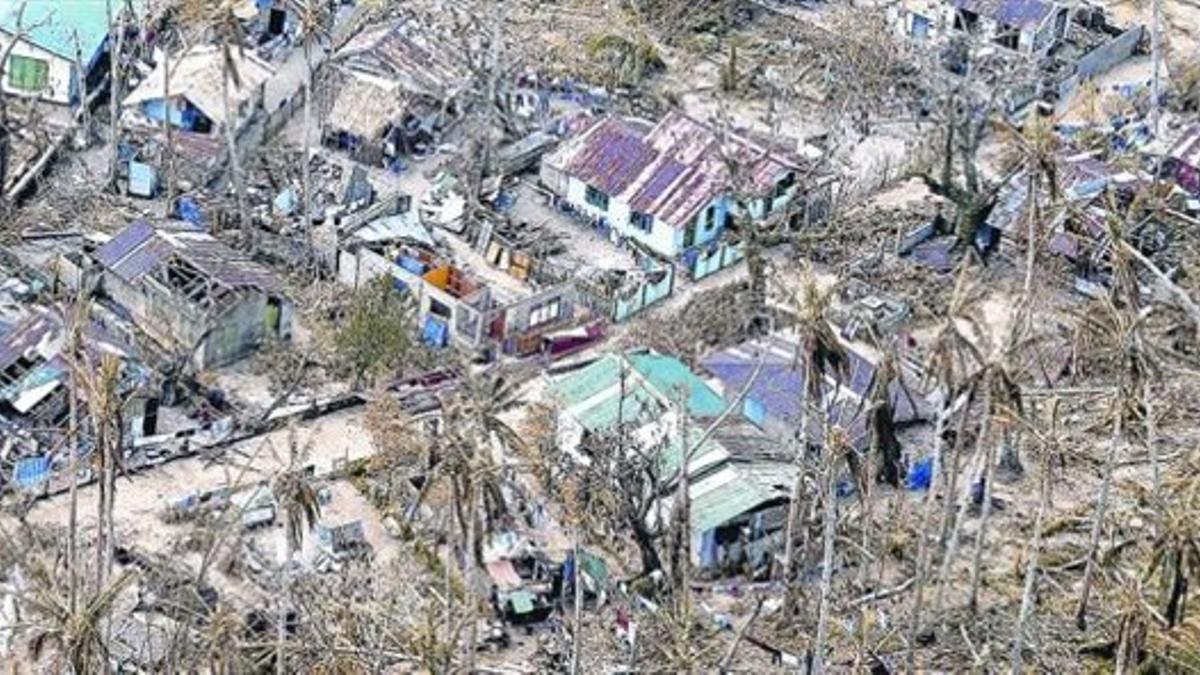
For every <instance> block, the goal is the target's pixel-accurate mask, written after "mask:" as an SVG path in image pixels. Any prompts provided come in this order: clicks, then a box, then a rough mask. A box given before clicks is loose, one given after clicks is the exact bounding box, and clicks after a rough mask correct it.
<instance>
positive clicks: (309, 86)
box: [299, 0, 329, 249]
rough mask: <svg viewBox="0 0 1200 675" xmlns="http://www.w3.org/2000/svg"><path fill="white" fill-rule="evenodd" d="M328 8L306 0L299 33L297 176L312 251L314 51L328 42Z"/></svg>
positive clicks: (305, 230)
mask: <svg viewBox="0 0 1200 675" xmlns="http://www.w3.org/2000/svg"><path fill="white" fill-rule="evenodd" d="M326 7H327V5H324V4H317V3H316V2H314V0H305V2H304V5H303V7H302V8H301V11H300V17H299V18H300V22H299V23H300V32H301V33H302V34H303V35H304V40H303V42H302V43H301V49H303V50H304V117H303V120H302V124H303V129H304V131H303V132H302V133H303V143H302V146H303V150H304V154H303V160H302V162H303V164H302V166H301V169H300V171H301V173H300V184H301V185H300V187H301V190H302V191H303V192H304V205H303V209H304V236H305V237H306V238H307V243H308V246H309V248H310V249H312V245H313V243H312V166H311V164H312V163H311V156H310V155H311V154H312V129H311V128H310V127H311V126H312V98H313V62H312V57H313V49H314V48H315V47H317V46H318V45H319V44H320V43H321V41H323V40H328V39H329V32H328V30H327V29H326V27H325V26H326V24H327V22H328V19H329V16H328V12H327V11H326Z"/></svg>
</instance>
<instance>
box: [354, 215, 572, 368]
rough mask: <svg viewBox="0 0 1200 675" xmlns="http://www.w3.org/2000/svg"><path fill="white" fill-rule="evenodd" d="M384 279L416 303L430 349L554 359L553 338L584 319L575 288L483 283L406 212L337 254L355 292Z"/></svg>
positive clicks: (373, 225)
mask: <svg viewBox="0 0 1200 675" xmlns="http://www.w3.org/2000/svg"><path fill="white" fill-rule="evenodd" d="M384 275H390V276H391V278H392V280H393V284H394V285H395V286H396V288H397V289H398V290H401V291H403V292H407V293H411V294H412V295H413V299H414V301H415V302H416V305H417V318H418V321H419V322H420V326H421V331H422V335H423V337H424V340H425V342H426V343H427V344H429V345H430V346H432V347H445V346H447V345H450V344H454V345H458V346H460V347H464V348H466V349H470V350H476V351H481V352H485V353H486V354H487V355H493V356H494V355H495V354H496V353H504V354H507V355H512V356H529V355H532V354H536V353H542V352H551V353H553V352H554V346H555V345H556V344H558V343H557V342H555V341H554V340H553V335H554V334H555V333H556V332H560V331H567V330H572V329H574V328H576V327H577V326H579V325H580V324H581V323H582V322H583V321H585V320H586V317H587V310H586V306H585V305H584V304H583V303H581V302H580V300H579V299H578V294H577V291H576V289H575V285H574V284H573V283H570V282H565V283H560V284H549V285H546V286H542V287H537V288H534V287H531V286H529V285H527V284H524V283H522V281H521V279H520V278H519V277H517V276H516V275H513V276H512V277H511V278H509V277H504V276H501V275H499V274H492V275H489V277H488V278H486V279H485V278H483V277H481V276H479V275H476V274H473V273H471V272H469V271H468V270H467V269H466V268H465V267H463V266H460V265H458V264H457V263H455V262H454V261H453V260H452V259H450V258H448V257H446V256H445V255H443V254H442V253H441V252H440V251H439V250H438V247H437V245H436V243H435V241H434V239H433V237H432V236H431V235H430V233H429V231H428V230H427V229H426V228H425V227H424V226H423V225H421V223H420V222H419V220H417V218H416V215H415V213H414V212H413V211H412V210H410V209H407V208H406V209H404V210H403V211H402V212H401V213H399V214H394V215H390V216H386V217H384V218H379V219H376V220H373V221H369V222H366V223H365V224H362V225H361V226H359V227H358V228H357V229H354V230H352V231H350V232H348V233H347V234H346V235H345V236H344V237H343V243H342V246H341V248H340V250H339V253H338V279H339V280H340V281H341V282H342V283H343V284H345V285H347V286H349V287H351V288H358V287H360V286H362V285H363V284H365V283H368V282H369V281H371V280H372V279H375V278H378V277H380V276H384ZM501 281H503V282H504V283H501ZM567 342H569V340H568V341H567ZM564 344H565V343H564Z"/></svg>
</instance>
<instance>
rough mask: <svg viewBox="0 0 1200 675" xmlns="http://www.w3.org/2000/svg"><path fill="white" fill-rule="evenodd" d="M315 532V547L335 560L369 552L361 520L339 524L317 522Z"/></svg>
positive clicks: (369, 546)
mask: <svg viewBox="0 0 1200 675" xmlns="http://www.w3.org/2000/svg"><path fill="white" fill-rule="evenodd" d="M315 532H316V540H317V548H319V549H320V550H321V552H322V553H324V554H325V555H327V556H329V557H330V558H332V559H333V560H335V561H341V560H347V559H350V558H359V557H363V556H368V555H370V554H371V545H370V544H369V543H367V536H366V534H364V533H363V526H362V521H359V520H352V521H349V522H346V523H342V524H341V525H326V524H324V523H319V524H317V526H316V528H315Z"/></svg>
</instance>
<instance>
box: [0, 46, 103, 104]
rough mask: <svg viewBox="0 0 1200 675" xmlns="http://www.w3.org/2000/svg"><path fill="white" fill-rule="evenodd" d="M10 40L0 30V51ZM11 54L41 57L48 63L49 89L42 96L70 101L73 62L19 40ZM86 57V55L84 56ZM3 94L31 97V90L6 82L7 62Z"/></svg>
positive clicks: (59, 100) (53, 99)
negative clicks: (18, 87) (12, 85)
mask: <svg viewBox="0 0 1200 675" xmlns="http://www.w3.org/2000/svg"><path fill="white" fill-rule="evenodd" d="M11 42H12V36H11V35H10V34H9V33H5V32H3V31H0V53H3V51H4V50H6V49H8V45H9V44H10V43H11ZM12 53H13V54H17V55H19V56H28V57H30V58H35V59H41V60H43V61H46V62H47V63H49V64H50V73H49V76H48V78H49V80H48V84H49V89H48V90H47V91H46V92H44V93H43V94H42V98H43V99H44V100H47V101H51V102H53V103H61V104H63V105H67V104H69V103H70V102H71V80H72V79H73V78H74V76H75V63H74V62H73V61H71V60H69V59H64V58H63V57H61V56H59V55H57V54H55V53H53V52H50V51H47V50H45V49H42V48H41V47H39V46H37V45H35V44H33V43H31V42H28V41H26V40H19V41H17V44H16V46H15V47H13V50H12ZM84 58H85V59H86V58H87V57H86V56H85V57H84ZM0 87H2V88H3V90H4V93H5V94H11V95H14V96H24V97H32V96H33V94H32V93H31V92H28V91H25V90H24V89H17V88H15V87H11V86H9V84H8V64H5V65H4V77H3V82H2V83H0Z"/></svg>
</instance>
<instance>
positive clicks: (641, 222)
mask: <svg viewBox="0 0 1200 675" xmlns="http://www.w3.org/2000/svg"><path fill="white" fill-rule="evenodd" d="M629 222H630V224H632V225H633V226H634V228H636V229H639V230H641V231H642V232H649V231H650V230H653V229H654V216H652V215H650V214H649V213H642V212H641V211H634V212H633V213H630V214H629Z"/></svg>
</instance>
